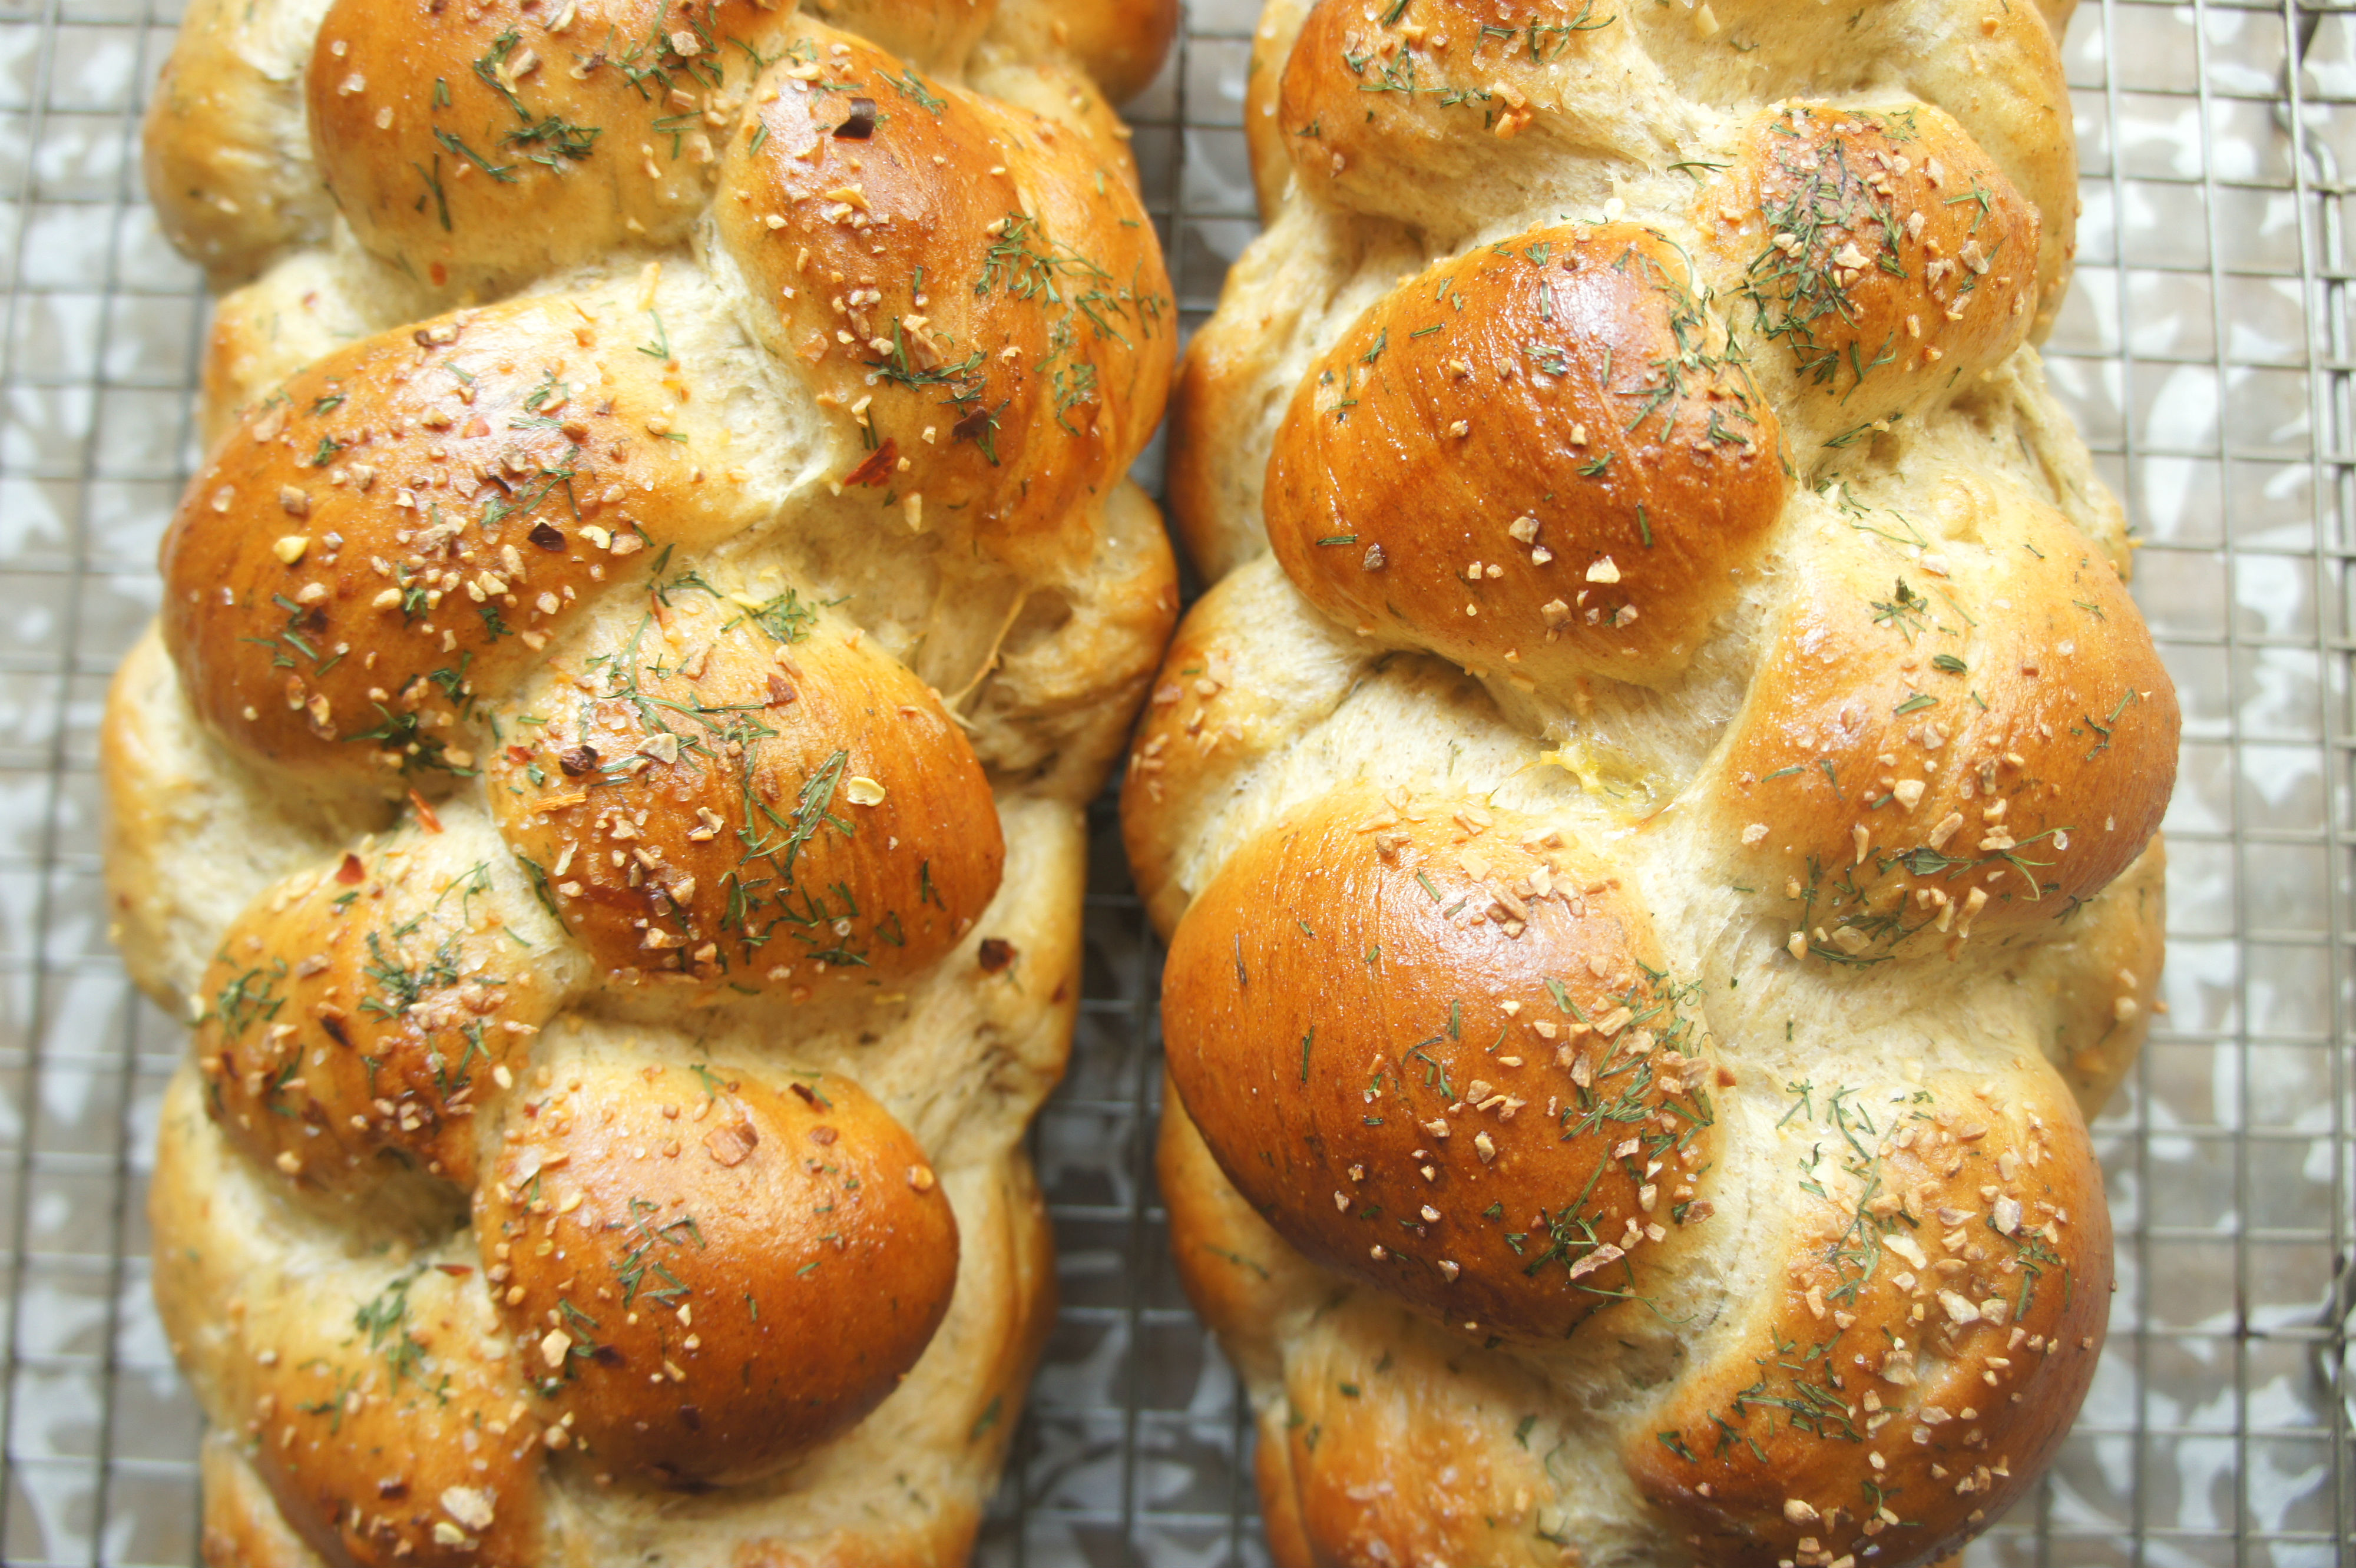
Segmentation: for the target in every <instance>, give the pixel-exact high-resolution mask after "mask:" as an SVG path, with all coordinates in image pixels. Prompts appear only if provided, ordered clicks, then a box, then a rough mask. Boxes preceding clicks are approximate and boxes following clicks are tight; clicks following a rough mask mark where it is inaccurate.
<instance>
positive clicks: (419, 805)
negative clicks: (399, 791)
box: [409, 789, 442, 833]
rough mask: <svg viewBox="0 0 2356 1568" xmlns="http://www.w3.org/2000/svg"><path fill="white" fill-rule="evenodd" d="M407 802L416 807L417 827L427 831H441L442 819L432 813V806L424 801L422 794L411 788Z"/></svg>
mask: <svg viewBox="0 0 2356 1568" xmlns="http://www.w3.org/2000/svg"><path fill="white" fill-rule="evenodd" d="M409 803H410V805H411V806H412V807H414V808H415V809H416V811H417V825H418V826H419V827H421V828H423V829H424V830H425V831H426V832H429V833H438V832H441V831H442V819H441V818H439V817H437V816H435V815H434V808H433V807H431V806H429V805H427V804H426V803H425V797H424V796H423V795H421V794H419V793H418V792H417V791H416V790H414V789H412V790H411V791H410V792H409Z"/></svg>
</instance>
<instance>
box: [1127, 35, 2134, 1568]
mask: <svg viewBox="0 0 2356 1568" xmlns="http://www.w3.org/2000/svg"><path fill="white" fill-rule="evenodd" d="M2068 10H2069V7H2068V6H2067V5H2051V6H2046V7H2043V8H2042V9H2041V10H2040V8H2037V7H2030V6H2024V5H2003V4H2001V3H2000V0H1876V3H1872V4H1868V5H1865V6H1864V7H1863V8H1862V9H1859V8H1858V7H1857V6H1854V5H1848V6H1840V7H1832V6H1818V5H1790V4H1768V3H1765V0H1762V3H1759V4H1751V3H1748V0H1712V4H1710V5H1697V4H1687V3H1686V0H1677V3H1675V4H1667V5H1620V6H1613V5H1602V4H1594V5H1590V4H1586V3H1585V0H1540V3H1537V4H1531V3H1529V0H1505V3H1502V4H1491V3H1488V0H1483V3H1482V4H1479V5H1475V4H1472V0H1406V3H1405V4H1401V3H1399V0H1316V3H1314V4H1302V3H1299V0H1279V3H1278V4H1276V5H1271V6H1270V7H1269V11H1268V13H1267V15H1266V18H1265V20H1264V22H1263V25H1262V27H1261V29H1260V32H1259V35H1258V46H1257V70H1256V71H1255V73H1254V77H1253V81H1252V87H1251V91H1250V93H1249V95H1248V102H1247V105H1246V124H1247V133H1248V136H1249V137H1250V139H1251V141H1252V144H1253V156H1254V166H1255V170H1256V173H1257V176H1258V179H1259V181H1260V188H1261V192H1260V193H1261V199H1262V204H1263V209H1264V215H1265V216H1266V218H1267V220H1268V221H1267V229H1266V232H1265V234H1264V236H1263V237H1262V239H1261V240H1259V241H1258V242H1257V243H1256V244H1255V245H1254V247H1253V248H1252V249H1251V250H1250V251H1249V252H1247V253H1246V255H1245V256H1244V257H1243V258H1242V259H1241V260H1240V261H1239V262H1238V263H1237V266H1236V267H1235V269H1234V270H1233V272H1232V273H1231V274H1230V275H1229V279H1228V283H1227V286H1226V294H1225V295H1224V297H1223V298H1222V301H1221V303H1220V306H1219V310H1218V312H1217V314H1216V315H1215V316H1214V317H1213V318H1212V319H1211V321H1210V322H1209V323H1207V324H1206V325H1205V328H1203V330H1202V331H1201V333H1200V334H1199V335H1198V336H1197V338H1195V340H1194V346H1193V348H1192V349H1191V350H1190V352H1189V355H1188V358H1187V361H1186V364H1185V366H1184V369H1183V373H1182V377H1181V381H1180V392H1179V396H1178V400H1177V406H1176V410H1175V418H1176V424H1177V432H1178V438H1177V440H1176V442H1175V443H1174V446H1173V458H1172V461H1173V499H1174V501H1175V504H1176V506H1177V508H1178V514H1179V515H1178V522H1179V524H1180V526H1181V530H1182V532H1183V535H1184V537H1185V539H1186V542H1187V543H1188V545H1189V547H1190V549H1191V550H1192V551H1193V552H1194V555H1195V557H1196V559H1197V561H1198V563H1199V564H1201V565H1202V566H1203V568H1204V570H1205V575H1206V576H1208V577H1210V578H1211V579H1212V581H1213V585H1212V586H1211V588H1210V589H1209V591H1208V592H1207V593H1206V594H1205V596H1204V597H1203V598H1202V600H1201V601H1200V602H1199V603H1198V604H1197V605H1196V606H1195V607H1194V610H1193V611H1192V612H1191V613H1190V614H1189V615H1188V617H1187V618H1186V619H1185V622H1184V623H1183V626H1182V627H1181V628H1180V629H1179V633H1178V636H1177V639H1176V641H1175V642H1174V643H1173V650H1172V653H1171V655H1170V657H1169V659H1168V660H1166V661H1165V664H1164V667H1163V671H1162V678H1161V681H1160V682H1158V683H1157V685H1156V687H1155V689H1154V692H1153V695H1152V697H1151V702H1150V703H1149V705H1148V709H1147V712H1146V714H1145V717H1144V718H1143V720H1142V721H1141V725H1140V728H1139V732H1138V736H1137V738H1136V740H1135V742H1134V744H1133V746H1132V750H1131V753H1130V771H1129V775H1128V778H1127V781H1126V783H1125V786H1124V797H1123V820H1124V829H1125V832H1126V834H1127V837H1128V842H1129V846H1130V853H1131V857H1132V860H1133V863H1134V865H1136V868H1137V872H1138V875H1139V879H1140V883H1141V889H1142V891H1143V893H1144V896H1145V897H1146V900H1147V904H1148V907H1149V908H1150V909H1151V912H1152V914H1153V916H1154V918H1155V919H1156V921H1157V922H1158V923H1159V924H1160V925H1161V927H1162V929H1163V930H1164V931H1165V932H1167V933H1168V934H1169V936H1170V941H1171V949H1170V966H1169V972H1168V974H1167V977H1166V980H1165V986H1164V1005H1163V1025H1164V1034H1165V1037H1166V1041H1167V1045H1168V1059H1169V1088H1170V1093H1169V1095H1168V1096H1167V1099H1166V1103H1165V1115H1164V1120H1163V1125H1162V1152H1161V1173H1162V1182H1163V1187H1164V1190H1165V1192H1166V1193H1167V1195H1168V1198H1169V1204H1170V1214H1171V1230H1172V1240H1173V1246H1174V1247H1175V1248H1176V1250H1177V1254H1178V1260H1179V1264H1180V1268H1181V1272H1182V1274H1183V1278H1184V1279H1185V1281H1186V1283H1187V1287H1188V1289H1189V1291H1190V1292H1191V1293H1192V1294H1193V1296H1194V1300H1195V1302H1196V1304H1197V1305H1198V1306H1199V1307H1200V1308H1201V1309H1202V1311H1203V1312H1204V1314H1205V1316H1207V1317H1208V1318H1209V1319H1210V1320H1211V1322H1212V1323H1213V1325H1214V1326H1215V1327H1216V1328H1217V1330H1218V1332H1219V1333H1220V1335H1221V1337H1222V1338H1223V1341H1224V1342H1225V1343H1226V1346H1227V1348H1228V1349H1229V1351H1230V1353H1231V1355H1232V1356H1233V1358H1234V1359H1235V1360H1236V1362H1237V1365H1238V1367H1239V1368H1240V1369H1241V1370H1242V1372H1243V1374H1244V1376H1245V1379H1246V1381H1247V1383H1248V1386H1249V1388H1250V1391H1251V1396H1252V1399H1253V1402H1254V1406H1255V1410H1256V1413H1257V1415H1258V1423H1257V1426H1258V1436H1259V1446H1258V1481H1259V1486H1260V1491H1261V1500H1262V1504H1263V1510H1264V1513H1265V1515H1266V1518H1267V1520H1268V1521H1269V1541H1270V1546H1271V1550H1272V1552H1273V1553H1274V1555H1275V1557H1276V1559H1277V1560H1278V1561H1279V1562H1280V1563H1283V1564H1285V1565H1286V1568H1310V1565H1311V1564H1329V1563H1476V1562H1477V1563H1527V1564H1532V1565H1539V1564H1544V1565H1547V1568H1561V1565H1563V1564H1569V1563H1662V1564H1684V1563H1712V1564H1717V1563H1741V1564H1758V1565H1760V1568H1853V1565H1855V1564H1860V1563H1921V1562H1926V1561H1930V1560H1932V1559H1934V1558H1936V1557H1939V1556H1941V1555H1943V1554H1944V1553H1947V1552H1952V1551H1954V1549H1955V1548H1956V1547H1958V1546H1959V1545H1960V1544H1961V1543H1962V1542H1964V1541H1966V1540H1968V1539H1969V1538H1970V1537H1971V1536H1972V1535H1974V1534H1975V1533H1976V1532H1977V1531H1978V1530H1981V1529H1983V1528H1984V1527H1985V1526H1986V1525H1987V1524H1988V1523H1989V1522H1990V1521H1991V1520H1994V1519H1995V1518H1997V1516H1999V1515H2000V1514H2001V1513H2002V1511H2003V1509H2005V1508H2006V1506H2007V1505H2008V1504H2009V1503H2010V1502H2011V1501H2012V1500H2014V1499H2015V1498H2019V1496H2020V1495H2021V1493H2022V1492H2023V1491H2024V1489H2025V1488H2027V1487H2029V1485H2030V1484H2031V1483H2032V1481H2033V1480H2034V1478H2035V1477H2036V1476H2037V1474H2038V1472H2039V1470H2040V1467H2041V1466H2043V1465H2044V1464H2045V1463H2046V1462H2047V1461H2048V1460H2049V1459H2050V1457H2051V1455H2052V1453H2053V1452H2054V1450H2055V1448H2056V1446H2057V1445H2058V1444H2059V1443H2060V1442H2061V1437H2062V1435H2063V1434H2065V1433H2066V1432H2067V1430H2068V1426H2069V1422H2070V1419H2071V1417H2072V1414H2073V1413H2074V1412H2075V1411H2076V1409H2077V1407H2078V1404H2079V1402H2080V1401H2081V1400H2082V1399H2083V1396H2084V1393H2085V1391H2086V1388H2087V1385H2088V1382H2089V1380H2090V1379H2091V1378H2092V1376H2093V1374H2094V1365H2095V1361H2096V1359H2097V1358H2098V1356H2099V1353H2100V1349H2101V1346H2102V1339H2103V1333H2104V1322H2105V1319H2106V1316H2107V1304H2108V1296H2109V1287H2110V1278H2111V1254H2110V1233H2109V1223H2108V1219H2107V1215H2106V1212H2105V1209H2104V1200H2103V1194H2102V1186H2101V1179H2100V1175H2099V1171H2098V1169H2097V1166H2096V1165H2095V1161H2094V1153H2093V1150H2092V1148H2091V1146H2090V1144H2089V1141H2088V1137H2087V1133H2086V1127H2085V1121H2084V1118H2085V1117H2087V1116H2089V1115H2091V1114H2092V1113H2093V1112H2094V1111H2095V1110H2096V1109H2098V1108H2099V1106H2100V1104H2101V1102H2102V1100H2103V1098H2104V1096H2105V1095H2106V1094H2107V1092H2108V1091H2109V1090H2110V1088H2111V1086H2112V1085H2114V1084H2115V1082H2116V1081H2117V1079H2118V1077H2119V1075H2120V1074H2121V1073H2122V1072H2123V1071H2124V1070H2125V1069H2126V1064H2127V1063H2128V1062H2129V1061H2131V1060H2132V1058H2133V1056H2134V1054H2135V1051H2136V1047H2138V1045H2139V1044H2140V1042H2141V1039H2142V1037H2143V1034H2144V1032H2145V1030H2146V1029H2147V1027H2148V1024H2149V1019H2150V1016H2151V1013H2152V1010H2153V1007H2154V996H2155V988H2156V983H2157V970H2158V958H2159V948H2160V931H2161V916H2162V908H2161V895H2162V887H2161V871H2160V867H2161V851H2160V846H2159V843H2158V838H2157V836H2156V834H2157V829H2158V822H2159V819H2160V815H2161V813H2162V811H2164V809H2165V807H2166V804H2167V801H2168V797H2169V790H2170V789H2171V787H2172V785H2173V782H2174V771H2175V765H2176V751H2177V739H2178V731H2179V715H2178V710H2177V705H2176V699H2175V695H2174V693H2173V690H2172V688H2171V687H2170V685H2169V680H2168V677H2167V675H2166V673H2165V671H2163V669H2162V668H2161V666H2160V663H2159V660H2158V654H2157V651H2156V650H2155V649H2154V647H2153V645H2152V641H2151V638H2150V636H2149V633H2148V632H2147V629H2146V628H2145V626H2144V624H2143V621H2142V619H2141V618H2140V617H2139V615H2138V614H2137V613H2136V608H2135V606H2134V603H2133V601H2132V600H2131V599H2130V598H2129V596H2128V595H2127V593H2126V586H2125V583H2124V576H2125V573H2126V569H2127V565H2128V553H2127V546H2126V538H2125V534H2124V530H2123V528H2122V526H2121V522H2120V519H2119V514H2118V510H2117V508H2116V504H2115V502H2113V501H2112V500H2111V499H2109V497H2108V496H2107V495H2106V494H2104V492H2103V491H2102V489H2101V488H2100V486H2099V485H2097V484H2095V483H2094V482H2093V481H2092V479H2091V478H2090V475H2089V468H2088V464H2087V459H2086V456H2085V453H2084V448H2083V445H2082V444H2081V443H2080V442H2079V440H2078V439H2077V437H2076V436H2075V435H2074V434H2073V433H2072V432H2071V431H2070V430H2069V428H2068V426H2067V424H2066V421H2064V420H2063V419H2062V418H2061V415H2060V413H2059V411H2058V410H2057V408H2056V407H2055V405H2054V403H2053V402H2052V400H2051V396H2050V394H2049V393H2048V392H2046V390H2045V387H2044V384H2043V381H2042V377H2041V374H2040V371H2039V368H2038V362H2037V357H2036V350H2035V349H2034V348H2033V347H2032V346H2031V345H2032V343H2033V341H2034V339H2035V338H2036V337H2037V336H2038V334H2039V332H2040V329H2041V328H2043V326H2045V325H2046V324H2047V323H2049V322H2050V321H2051V316H2052V312H2053V310H2054V308H2055V306H2057V304H2058V302H2059V299H2060V296H2061V290H2062V289H2063V288H2064V287H2065V286H2066V283H2067V278H2068V272H2069V261H2070V256H2071V252H2072V226H2073V225H2072V219H2073V216H2074V198H2075V164H2074V156H2073V152H2072V146H2071V144H2070V139H2069V121H2068V108H2067V100H2066V97H2065V95H2064V93H2063V91H2062V86H2061V73H2060V68H2059V62H2058V59H2057V58H2056V55H2055V46H2054V29H2056V28H2058V27H2060V26H2061V25H2062V24H2063V23H2064V22H2066V20H2067V13H2068Z"/></svg>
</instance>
